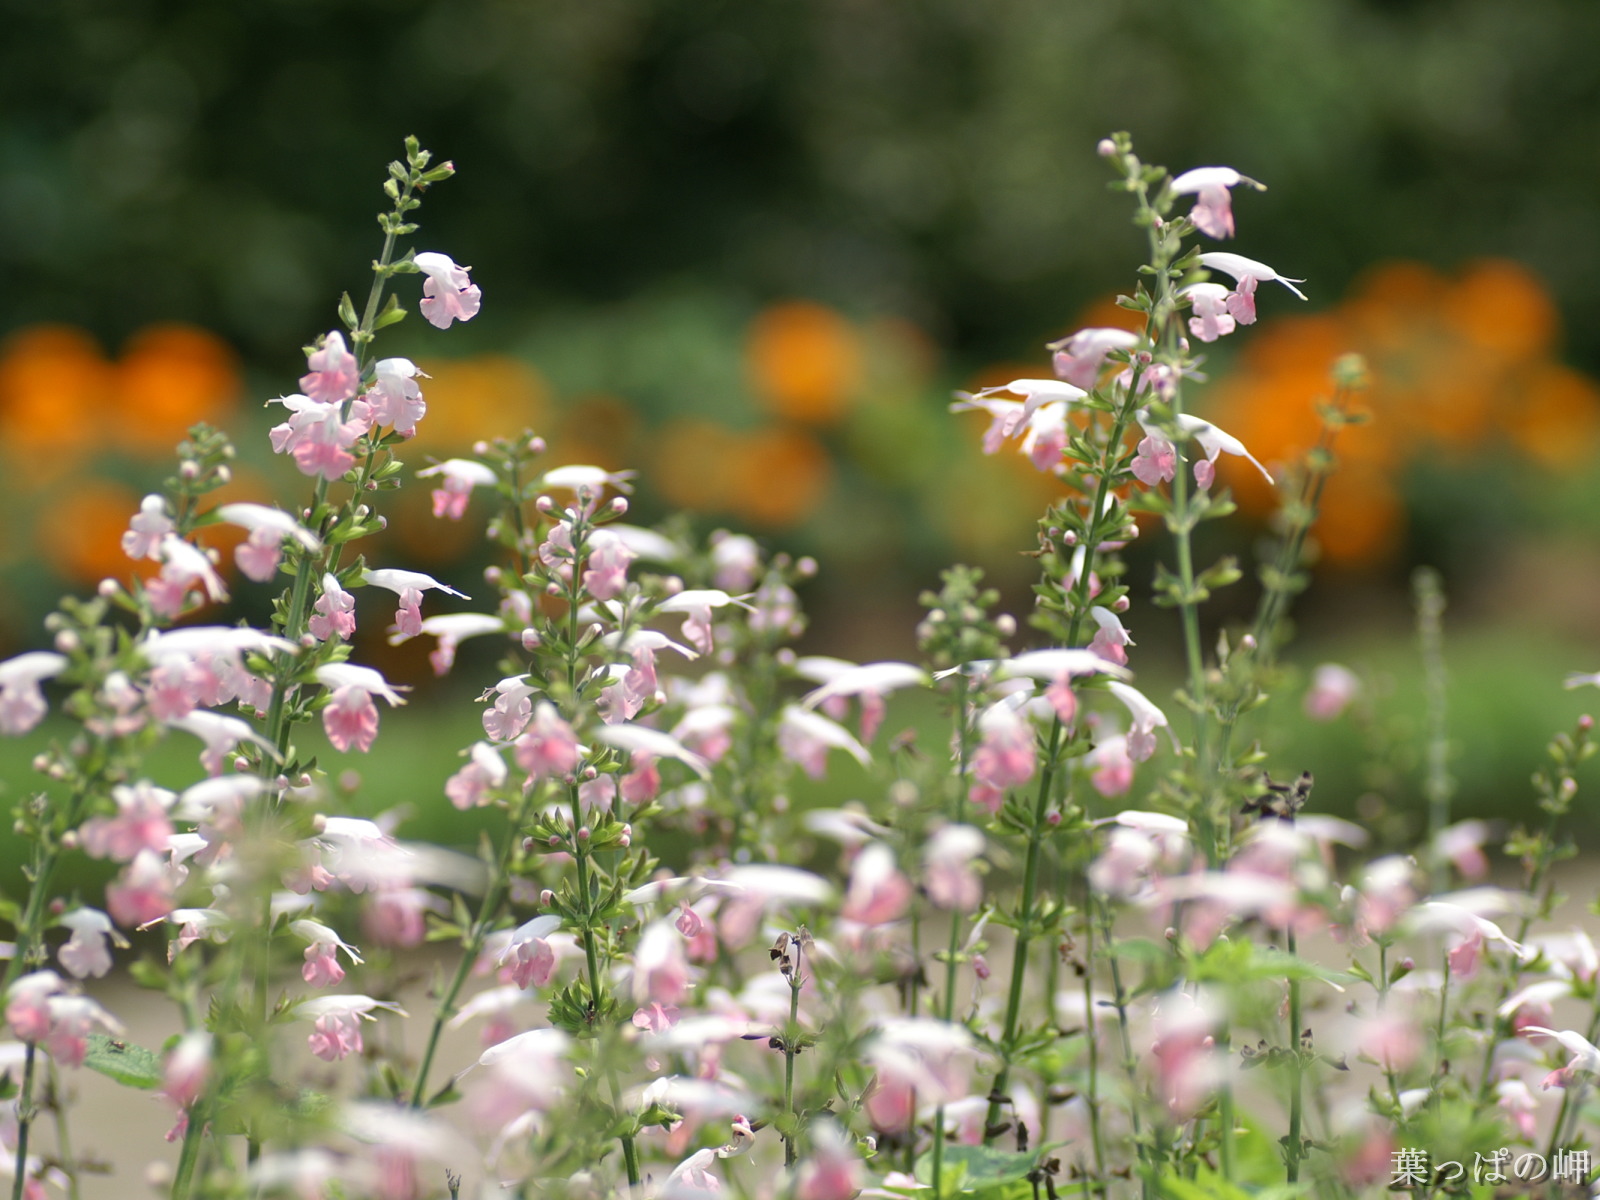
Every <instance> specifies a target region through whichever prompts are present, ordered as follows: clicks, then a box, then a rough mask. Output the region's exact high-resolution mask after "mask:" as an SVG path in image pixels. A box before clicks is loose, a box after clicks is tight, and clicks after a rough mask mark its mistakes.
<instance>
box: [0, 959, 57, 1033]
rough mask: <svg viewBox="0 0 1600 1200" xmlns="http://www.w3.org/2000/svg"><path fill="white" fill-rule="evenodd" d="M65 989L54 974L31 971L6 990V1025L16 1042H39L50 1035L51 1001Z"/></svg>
mask: <svg viewBox="0 0 1600 1200" xmlns="http://www.w3.org/2000/svg"><path fill="white" fill-rule="evenodd" d="M65 988H66V984H65V983H64V982H63V981H62V979H61V976H59V975H57V974H56V973H55V972H54V971H34V972H32V973H30V974H27V975H23V976H21V977H20V978H18V979H17V981H16V982H15V983H13V984H12V985H11V986H10V988H8V989H7V990H6V1023H7V1024H9V1025H10V1026H11V1032H12V1033H13V1034H14V1035H15V1036H16V1038H17V1040H18V1041H20V1042H29V1043H38V1042H42V1041H44V1039H45V1038H46V1037H47V1036H49V1033H50V998H51V997H52V996H55V995H58V994H59V993H60V992H62V991H63V990H64V989H65Z"/></svg>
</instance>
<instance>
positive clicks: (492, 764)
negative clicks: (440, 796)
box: [444, 742, 509, 812]
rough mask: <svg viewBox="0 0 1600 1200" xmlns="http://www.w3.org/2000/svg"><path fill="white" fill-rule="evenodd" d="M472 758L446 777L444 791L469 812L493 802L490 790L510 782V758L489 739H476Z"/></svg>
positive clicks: (471, 753)
mask: <svg viewBox="0 0 1600 1200" xmlns="http://www.w3.org/2000/svg"><path fill="white" fill-rule="evenodd" d="M469 753H470V755H471V759H470V761H469V762H468V763H467V765H466V766H464V767H462V768H461V769H460V770H459V771H457V772H456V773H455V774H454V775H452V776H450V778H449V779H447V780H445V784H444V794H445V795H446V796H447V797H449V800H450V803H451V804H453V805H455V806H456V807H457V808H459V809H461V810H462V811H463V812H465V811H466V810H467V809H469V808H477V807H478V806H480V805H483V804H487V803H489V799H490V796H489V793H490V792H491V791H492V790H493V789H494V788H497V787H500V786H501V785H502V784H504V783H505V781H506V776H507V774H508V773H509V772H508V771H507V768H506V760H505V759H503V758H501V757H500V752H499V751H498V750H496V749H495V748H494V747H493V746H491V745H490V744H489V743H488V742H473V743H472V749H471V751H470V752H469Z"/></svg>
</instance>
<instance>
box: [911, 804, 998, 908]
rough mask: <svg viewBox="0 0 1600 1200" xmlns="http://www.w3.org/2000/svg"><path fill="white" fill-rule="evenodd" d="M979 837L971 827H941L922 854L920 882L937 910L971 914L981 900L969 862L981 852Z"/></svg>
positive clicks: (981, 838)
mask: <svg viewBox="0 0 1600 1200" xmlns="http://www.w3.org/2000/svg"><path fill="white" fill-rule="evenodd" d="M983 846H984V842H983V834H982V833H981V832H979V831H978V830H976V829H974V828H973V827H972V826H971V825H945V826H943V827H941V828H940V829H939V831H938V832H937V833H935V834H934V835H933V836H932V837H931V838H929V839H928V842H927V845H926V846H925V847H924V848H923V851H922V882H923V886H924V887H925V888H926V889H927V892H928V899H929V900H931V901H932V902H933V903H934V904H935V905H936V906H938V907H939V908H950V909H955V910H956V911H958V912H971V911H972V910H973V909H975V908H977V907H978V904H979V903H980V902H981V901H982V899H983V883H982V881H981V880H980V878H979V876H978V873H977V871H976V870H975V869H974V867H973V863H974V862H975V861H976V860H977V858H978V856H979V855H981V854H982V853H983Z"/></svg>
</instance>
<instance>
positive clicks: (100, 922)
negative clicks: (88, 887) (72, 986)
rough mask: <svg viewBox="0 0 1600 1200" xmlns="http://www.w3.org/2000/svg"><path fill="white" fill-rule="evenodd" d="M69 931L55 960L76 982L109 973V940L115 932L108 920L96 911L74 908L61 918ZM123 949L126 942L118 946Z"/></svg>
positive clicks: (95, 909) (104, 915)
mask: <svg viewBox="0 0 1600 1200" xmlns="http://www.w3.org/2000/svg"><path fill="white" fill-rule="evenodd" d="M61 924H62V925H64V926H66V927H67V928H68V929H70V930H72V936H71V937H70V938H68V939H67V941H66V944H65V945H63V946H62V947H61V948H60V949H59V950H57V951H56V961H57V962H59V963H60V964H61V966H62V967H63V969H65V970H66V972H67V973H68V974H69V975H71V976H73V977H74V978H76V979H87V978H88V977H89V976H91V975H93V976H94V977H95V978H96V979H98V978H99V977H100V976H102V975H104V974H106V972H108V971H110V970H111V937H112V934H113V933H115V929H114V928H113V927H112V924H111V918H110V917H108V916H106V914H105V913H103V912H101V911H100V910H99V909H98V908H77V909H74V910H73V911H72V912H69V913H68V914H67V915H66V916H64V917H62V918H61ZM120 944H121V945H123V946H126V945H127V942H125V941H123V942H121V943H120Z"/></svg>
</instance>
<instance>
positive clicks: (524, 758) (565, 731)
mask: <svg viewBox="0 0 1600 1200" xmlns="http://www.w3.org/2000/svg"><path fill="white" fill-rule="evenodd" d="M514 753H515V754H516V759H517V766H519V767H521V768H522V769H523V770H524V771H526V772H527V773H528V775H529V777H530V778H533V779H552V778H559V777H562V776H566V775H570V774H571V773H572V772H573V771H574V770H575V769H576V768H577V765H578V736H577V734H575V733H573V731H572V726H571V725H568V724H567V723H566V721H564V720H562V718H561V714H560V713H559V712H557V711H556V706H555V705H554V704H551V703H550V702H549V701H548V700H542V701H540V702H539V704H538V705H537V706H536V707H535V708H534V710H533V719H532V720H531V721H530V722H529V723H528V726H527V728H526V729H525V730H524V731H523V733H522V736H521V737H519V738H518V739H517V740H516V743H515V751H514Z"/></svg>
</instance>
